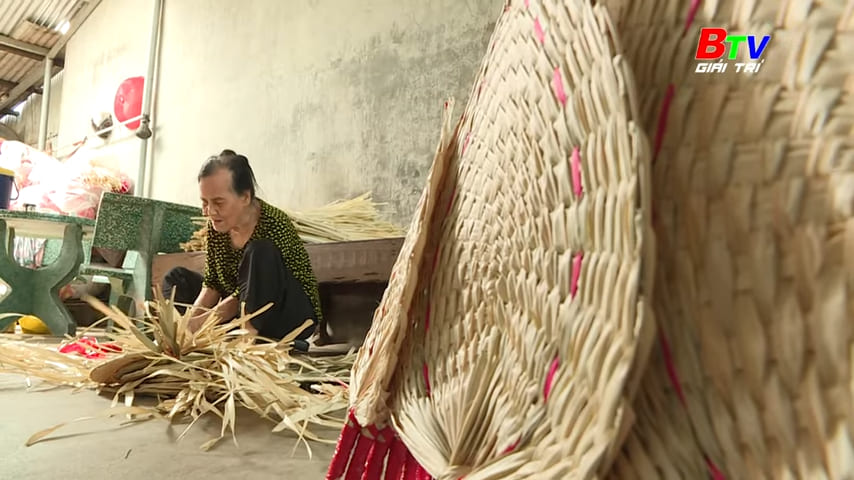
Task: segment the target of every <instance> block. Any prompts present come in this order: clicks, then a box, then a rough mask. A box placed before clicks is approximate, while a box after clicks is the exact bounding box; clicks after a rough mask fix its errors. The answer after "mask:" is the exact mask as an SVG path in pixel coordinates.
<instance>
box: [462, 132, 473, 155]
mask: <svg viewBox="0 0 854 480" xmlns="http://www.w3.org/2000/svg"><path fill="white" fill-rule="evenodd" d="M469 140H471V132H469V133H467V134H466V139H465V141H463V151H462V152H460V154H465V153H466V148H467V147H468V146H469Z"/></svg>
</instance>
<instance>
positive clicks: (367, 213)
mask: <svg viewBox="0 0 854 480" xmlns="http://www.w3.org/2000/svg"><path fill="white" fill-rule="evenodd" d="M381 205H382V204H378V203H374V202H373V201H372V200H371V193H370V192H367V193H364V194H362V195H360V196H358V197H356V198H352V199H350V200H339V201H335V202H332V203H330V204H327V205H324V206H322V207H320V208H316V209H312V210H305V211H296V210H289V209H283V210H284V212H285V213H287V214H288V216H289V217H291V220H292V221H293V223H294V226H295V227H296V229H297V233H298V234H299V236H300V238H302V240H303V241H305V242H308V243H326V242H344V241H352V240H369V239H374V238H388V237H397V236H402V235H403V233H404V232H403V230H402V229H401V228H400V227H398V226H396V225H394V224H392V223H391V222H388V221H386V220H383V219H382V218H381V217H380V214H379V210H378V207H380V206H381ZM195 222H196V224H197V225H198V226H199V227H200V228H199V230H197V231H196V232H195V233H194V234H193V237H192V238H191V239H190V241H188V242H187V243H184V244H182V245H181V248H183V249H184V251H187V252H196V251H203V250H204V249H205V243H204V240H205V235H206V234H207V228H206V226H207V220H206V219H205V218H197V219H195Z"/></svg>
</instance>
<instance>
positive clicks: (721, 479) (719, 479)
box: [706, 456, 726, 480]
mask: <svg viewBox="0 0 854 480" xmlns="http://www.w3.org/2000/svg"><path fill="white" fill-rule="evenodd" d="M706 466H707V467H709V473H711V474H712V480H726V475H724V473H723V472H721V471H720V470H719V469H718V466H717V465H715V462H713V461H712V460H711V459H710V458H709V457H708V456H706Z"/></svg>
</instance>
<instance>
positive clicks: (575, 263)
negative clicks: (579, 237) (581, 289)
mask: <svg viewBox="0 0 854 480" xmlns="http://www.w3.org/2000/svg"><path fill="white" fill-rule="evenodd" d="M583 259H584V252H578V253H576V254H575V257H574V258H573V259H572V283H570V286H569V294H570V295H571V296H572V298H575V294H576V293H577V292H578V278H579V277H581V261H582V260H583Z"/></svg>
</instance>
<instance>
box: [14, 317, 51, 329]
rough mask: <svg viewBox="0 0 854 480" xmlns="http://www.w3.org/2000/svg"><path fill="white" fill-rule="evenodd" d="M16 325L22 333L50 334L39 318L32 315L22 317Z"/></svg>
mask: <svg viewBox="0 0 854 480" xmlns="http://www.w3.org/2000/svg"><path fill="white" fill-rule="evenodd" d="M18 323H19V324H20V325H21V332H23V333H34V334H47V333H50V329H49V328H48V327H47V325H45V324H44V322H42V321H41V319H40V318H39V317H36V316H34V315H24V316H23V317H21V318H19V319H18ZM13 328H14V327H13Z"/></svg>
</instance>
